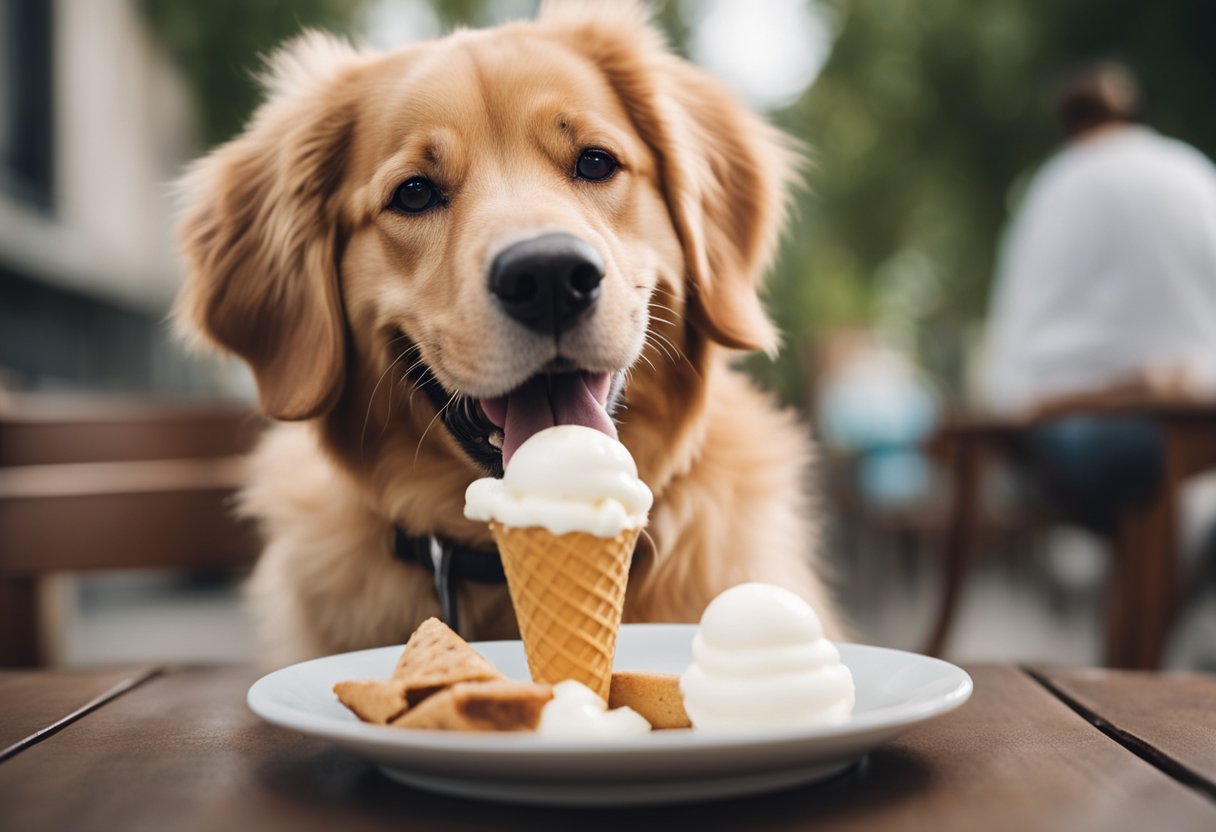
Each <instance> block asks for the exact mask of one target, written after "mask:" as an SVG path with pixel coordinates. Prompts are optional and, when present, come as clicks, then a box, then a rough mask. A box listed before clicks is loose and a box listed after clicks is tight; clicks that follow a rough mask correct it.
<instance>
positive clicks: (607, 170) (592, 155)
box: [574, 150, 617, 182]
mask: <svg viewBox="0 0 1216 832" xmlns="http://www.w3.org/2000/svg"><path fill="white" fill-rule="evenodd" d="M616 169H617V161H616V159H613V158H612V156H611V155H610V154H608V153H606V152H604V151H603V150H584V151H583V152H582V153H580V154H579V157H578V162H577V163H576V164H575V166H574V172H575V173H576V174H578V178H579V179H590V180H591V181H592V182H599V181H602V180H604V179H607V178H608V177H610V176H612V174H614V173H616Z"/></svg>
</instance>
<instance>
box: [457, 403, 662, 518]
mask: <svg viewBox="0 0 1216 832" xmlns="http://www.w3.org/2000/svg"><path fill="white" fill-rule="evenodd" d="M464 499H465V505H464V514H465V517H468V518H469V519H470V520H483V521H490V520H494V521H496V522H498V523H502V524H503V525H506V526H514V527H517V528H526V527H531V526H540V527H543V528H546V529H548V530H549V531H550V532H552V533H553V534H557V535H561V534H567V533H568V532H576V531H577V532H586V533H587V534H591V535H594V536H596V537H615V536H616V535H618V534H620V533H621V532H622V531H624V530H626V529H636V528H639V527H641V526H644V525H645V524H646V515H647V513H648V512H649V511H650V506H651V503H652V502H653V499H654V498H653V496H652V495H651V493H650V489H649V488H647V487H646V484H645V483H644V482H642V481H641V480H640V479H638V469H637V465H636V464H635V463H634V461H633V457H632V456H630V455H629V451H628V450H626V449H625V446H624V445H622V444H621V443H620V442H617V441H616V440H615V439H613V438H612V437H610V436H607V435H605V434H603V433H601V432H599V431H597V430H594V429H592V428H587V427H582V426H581V425H559V426H557V427H552V428H548V429H546V430H542V431H540V432H539V433H536V434H534V435H533V436H531V437H529V438H528V440H527V441H526V442H524V443H523V444H522V445H520V446H519V449H518V450H517V451H515V454H514V455H513V456H512V457H511V463H510V465H508V466H507V470H506V473H505V474H504V475H503V478H502V479H501V480H497V479H493V478H488V477H487V478H485V479H480V480H475V481H474V482H473V483H472V484H471V485H470V486H469V487H468V490H467V491H465V495H464Z"/></svg>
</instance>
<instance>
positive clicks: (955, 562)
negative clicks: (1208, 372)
mask: <svg viewBox="0 0 1216 832" xmlns="http://www.w3.org/2000/svg"><path fill="white" fill-rule="evenodd" d="M1069 413H1078V414H1088V415H1093V414H1099V413H1109V414H1120V415H1139V416H1144V417H1146V418H1151V419H1154V420H1156V421H1157V422H1158V423H1159V424H1160V425H1161V427H1162V430H1163V433H1164V438H1165V459H1164V465H1163V476H1162V483H1161V487H1160V488H1159V489H1158V492H1157V494H1156V495H1155V496H1154V498H1153V499H1152V500H1150V501H1149V502H1147V503H1144V504H1142V505H1136V506H1132V507H1130V508H1128V509H1127V510H1125V511H1124V513H1123V516H1121V517H1120V518H1119V522H1118V524H1117V525H1118V528H1117V530H1116V532H1115V536H1114V540H1113V541H1112V544H1113V545H1112V553H1111V554H1112V558H1113V570H1112V580H1111V587H1110V594H1109V598H1108V602H1107V613H1106V664H1107V665H1109V666H1111V667H1122V668H1134V669H1146V670H1147V669H1156V668H1157V667H1159V666H1160V664H1161V659H1162V655H1163V653H1164V651H1165V646H1166V641H1167V639H1168V636H1169V632H1170V629H1171V626H1172V624H1173V621H1174V618H1175V617H1176V615H1177V612H1178V607H1179V600H1180V598H1181V597H1182V594H1181V593H1180V591H1179V584H1180V580H1179V576H1178V560H1179V558H1178V554H1179V553H1178V500H1179V491H1180V489H1181V487H1182V485H1183V483H1184V482H1185V481H1186V480H1187V479H1189V478H1190V477H1192V476H1195V475H1196V474H1199V473H1202V472H1204V471H1207V470H1210V469H1213V468H1216V402H1169V401H1155V400H1152V399H1142V398H1137V397H1107V398H1102V399H1086V400H1078V401H1076V402H1073V403H1064V402H1061V403H1060V404H1058V405H1056V406H1053V407H1052V408H1051V409H1050V410H1045V411H1043V412H1042V413H1041V414H1039V415H1038V416H1037V417H1036V418H1034V419H1026V420H1018V419H1000V418H993V417H966V416H963V417H956V418H954V419H952V420H950V421H948V422H947V423H946V425H945V426H944V427H943V428H942V429H941V430H940V431H939V432H938V434H937V436H936V437H934V439H933V440H932V442H931V448H932V449H933V451H934V452H936V453H937V454H938V455H939V457H940V458H941V459H943V460H944V461H945V463H946V465H947V466H948V468H949V469H950V470H951V472H952V474H953V488H952V493H953V496H952V503H951V508H950V511H949V527H948V531H947V537H946V542H945V546H944V551H943V558H942V597H941V601H940V605H939V608H938V613H937V617H936V622H935V624H934V628H933V632H932V634H931V636H930V637H929V641H928V643H927V645H926V648H925V650H926V652H928V653H931V654H934V655H940V654H941V652H942V649H943V648H944V646H945V644H946V640H947V639H948V638H949V634H950V630H951V628H952V627H953V624H954V618H955V613H956V612H957V610H958V600H959V596H960V594H961V592H962V587H963V584H964V583H965V581H966V577H967V573H968V572H969V571H970V567H971V562H972V556H973V550H974V549H975V542H976V540H975V539H976V528H977V522H978V520H977V519H978V517H979V516H980V514H981V510H982V509H981V506H980V494H981V483H982V477H983V471H984V467H985V465H986V464H988V463H990V462H992V461H993V460H997V459H999V460H1003V461H1005V462H1006V463H1009V464H1013V465H1016V466H1023V465H1024V464H1025V453H1024V445H1025V443H1024V441H1023V440H1024V438H1025V436H1026V433H1027V431H1029V430H1030V429H1031V428H1033V427H1034V426H1036V425H1038V424H1040V423H1041V422H1042V421H1043V420H1046V419H1048V418H1057V417H1059V416H1063V415H1067V414H1069Z"/></svg>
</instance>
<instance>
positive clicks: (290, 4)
mask: <svg viewBox="0 0 1216 832" xmlns="http://www.w3.org/2000/svg"><path fill="white" fill-rule="evenodd" d="M139 4H140V8H141V10H142V11H143V13H144V17H145V19H146V20H147V22H148V25H149V27H150V28H151V29H152V32H153V33H154V34H155V36H156V38H157V40H158V41H160V43H161V45H162V46H163V47H164V48H165V51H166V52H168V54H169V55H170V56H171V57H172V59H173V60H174V62H175V63H177V65H178V67H179V68H180V69H181V71H182V73H183V74H184V76H185V78H186V82H187V83H188V84H189V85H190V88H191V90H192V91H193V93H194V97H195V100H196V102H197V105H198V110H199V121H200V126H201V131H202V138H203V141H204V142H205V143H206V144H207V145H208V146H210V145H213V144H217V143H218V142H221V141H224V140H225V139H229V138H231V137H232V136H233V135H235V134H236V133H237V131H239V130H240V129H241V126H242V125H243V124H244V123H245V121H246V120H247V119H248V118H249V114H250V113H252V112H253V108H254V107H256V106H257V104H258V100H259V96H260V92H259V90H258V87H257V84H256V82H255V81H254V77H255V75H256V73H257V71H258V70H259V68H260V66H261V56H263V55H265V54H266V53H267V52H269V51H270V50H272V49H273V48H274V47H275V46H276V45H277V44H278V43H279V42H280V41H283V40H285V39H287V38H289V37H291V36H292V35H294V34H296V33H298V32H299V31H300V30H301V29H302V28H305V27H308V26H312V27H317V28H321V29H329V30H331V31H335V32H346V31H348V30H349V28H350V26H351V23H352V21H353V20H354V16H355V13H356V11H357V10H358V8H359V0H257V2H253V1H252V0H139Z"/></svg>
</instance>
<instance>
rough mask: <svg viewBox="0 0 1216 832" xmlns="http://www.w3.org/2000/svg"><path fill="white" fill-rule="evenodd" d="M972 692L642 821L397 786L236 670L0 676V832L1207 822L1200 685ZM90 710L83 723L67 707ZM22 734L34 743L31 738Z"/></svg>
mask: <svg viewBox="0 0 1216 832" xmlns="http://www.w3.org/2000/svg"><path fill="white" fill-rule="evenodd" d="M969 670H970V672H971V673H972V675H973V677H974V679H975V695H974V697H973V698H972V700H971V701H970V702H969V703H967V705H965V706H964V707H963V708H962V709H960V710H959V711H956V712H955V713H953V714H950V715H948V716H946V717H943V718H941V719H940V720H938V721H936V722H933V723H929V724H927V725H923V726H920V727H919V728H916V729H914V730H912V731H910V732H909V733H908V734H906V735H905V736H904V737H902V738H901V739H899V740H897V741H896V742H893V743H891V744H890V745H887V746H886V747H884V748H882V749H880V750H877V751H875V752H874V753H872V754H871V755H870V756H869V757H868V758H867V760H866V761H865V762H864V763H863V764H862V765H861V766H860V767H859V768H858V769H856V770H854V771H852V772H851V773H849V774H846V775H844V776H842V777H840V778H837V779H835V780H833V781H830V782H827V783H823V784H819V785H816V786H809V787H802V788H797V789H792V790H789V791H784V792H780V793H777V794H773V795H768V796H764V797H755V798H748V799H736V800H729V801H722V802H718V803H704V804H697V805H691V806H681V807H665V808H647V809H602V810H596V811H588V810H572V809H560V810H559V809H540V808H530V807H519V806H502V805H496V804H489V803H479V802H475V801H462V800H456V799H452V798H445V797H438V796H434V795H430V794H427V793H425V792H421V791H415V790H413V789H410V788H407V787H405V786H401V785H398V784H396V783H394V782H392V781H390V780H388V779H387V778H385V777H383V776H382V775H380V774H379V773H378V771H377V770H376V769H375V768H374V767H372V766H371V765H369V764H367V763H364V762H363V761H361V760H360V759H358V758H356V757H353V756H351V755H349V754H347V753H345V752H342V751H339V750H336V749H333V748H331V747H329V746H328V745H327V744H325V743H324V742H320V741H317V740H312V739H309V738H306V737H303V736H301V735H299V734H295V733H292V732H290V731H285V730H282V729H279V728H274V727H272V726H269V725H266V724H263V723H262V722H260V721H259V720H258V719H257V718H256V717H254V716H253V714H251V713H250V712H249V711H248V710H247V709H246V707H245V691H246V689H247V688H248V687H249V685H250V684H251V683H252V682H253V681H254V679H255V678H256V677H257V673H255V672H254V671H252V670H250V669H248V668H240V667H185V668H157V667H151V668H134V669H128V670H105V671H102V670H98V671H9V672H2V673H0V747H8V748H10V750H9V751H8V752H0V754H2V755H3V759H2V761H0V828H3V829H4V830H5V832H26V830H79V832H88V830H104V832H111V831H112V830H116V829H120V830H157V831H158V832H159V830H207V831H208V832H212V831H213V830H225V832H239V831H240V830H246V829H249V830H258V832H263V831H265V832H271V830H279V829H282V830H288V831H289V832H309V830H325V832H336V830H393V832H400V831H401V830H427V832H430V830H438V831H439V832H442V830H471V829H495V830H527V831H528V832H543V830H569V829H578V830H600V829H603V830H614V832H619V831H620V830H622V829H624V830H630V832H634V830H649V829H662V830H671V831H672V832H675V830H698V832H709V831H710V830H742V829H746V830H770V829H771V830H801V829H807V830H810V829H814V830H824V831H830V830H845V829H858V830H860V829H884V830H887V829H889V830H904V829H908V830H913V829H915V830H955V829H957V830H966V832H973V830H980V829H982V830H985V832H988V831H989V830H1004V829H1008V830H1016V832H1030V830H1034V831H1035V832H1043V830H1057V829H1058V830H1069V832H1079V830H1095V832H1097V831H1098V830H1101V832H1109V831H1110V830H1121V829H1126V830H1135V831H1136V832H1141V831H1142V830H1148V829H1154V830H1156V829H1163V830H1164V829H1169V830H1192V829H1194V830H1205V832H1211V830H1213V829H1216V677H1212V676H1199V675H1180V676H1163V675H1156V674H1144V673H1130V672H1112V671H1098V670H1050V669H1039V670H1026V669H1022V668H1016V667H1010V666H979V667H971V668H969ZM90 700H93V702H92V707H91V708H90V709H87V711H86V712H84V713H79V712H77V713H75V714H74V713H73V712H76V711H77V709H79V708H81V706H84V705H85V704H86V703H89V702H90ZM40 732H41V733H40Z"/></svg>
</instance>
